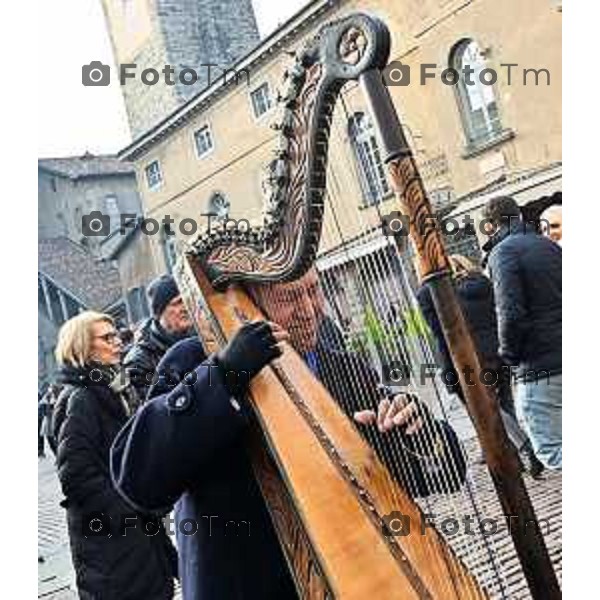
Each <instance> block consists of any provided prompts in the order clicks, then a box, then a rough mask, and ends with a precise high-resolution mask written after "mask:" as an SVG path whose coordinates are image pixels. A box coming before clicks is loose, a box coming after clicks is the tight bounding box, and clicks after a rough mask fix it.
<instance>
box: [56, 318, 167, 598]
mask: <svg viewBox="0 0 600 600" xmlns="http://www.w3.org/2000/svg"><path fill="white" fill-rule="evenodd" d="M120 357H121V341H120V339H119V334H118V332H117V330H116V329H115V325H114V322H113V320H112V319H111V317H110V316H108V315H105V314H101V313H97V312H91V311H88V312H83V313H81V314H79V315H77V316H76V317H74V318H72V319H70V320H69V321H67V322H66V323H65V324H64V325H63V326H62V328H61V329H60V331H59V334H58V343H57V346H56V360H57V363H58V365H59V373H58V377H57V381H58V383H59V384H60V385H62V386H63V389H62V391H61V394H60V397H59V399H58V402H57V407H56V410H55V416H54V422H53V429H54V434H55V436H56V439H57V442H58V448H57V467H58V475H59V479H60V483H61V486H62V491H63V493H64V495H65V500H64V501H63V506H64V507H65V508H66V509H67V523H68V528H69V540H70V544H71V556H72V559H73V566H74V568H75V573H76V581H77V588H78V592H79V597H80V598H81V599H82V600H86V599H90V600H91V599H98V598H102V599H103V600H104V599H106V600H113V599H114V600H125V599H131V600H134V599H142V598H144V599H145V598H152V599H157V600H162V599H169V598H172V596H173V576H174V565H175V564H176V562H175V559H176V556H175V551H174V549H173V548H172V547H171V546H170V541H169V539H168V537H167V536H166V534H165V532H164V530H161V531H159V533H158V534H157V535H154V536H149V535H145V533H144V532H143V531H142V526H143V523H144V521H143V519H142V517H141V515H136V514H135V513H134V512H133V511H132V509H131V507H129V506H128V505H127V504H125V502H124V501H123V500H122V499H121V497H120V496H119V494H118V492H117V491H116V490H115V489H114V488H113V485H112V483H111V479H110V471H109V452H110V446H111V443H112V441H113V439H114V438H115V436H116V435H117V433H118V431H119V430H120V429H121V427H122V426H123V425H124V424H125V423H126V421H127V419H128V417H129V408H128V400H129V399H130V397H129V395H128V393H129V392H128V386H127V385H126V382H125V381H123V378H122V376H121V375H120V364H119V363H120ZM125 525H129V527H127V528H126V529H125ZM132 525H135V527H133V526H132ZM109 533H110V534H112V535H110V536H108V534H109ZM123 533H125V535H123Z"/></svg>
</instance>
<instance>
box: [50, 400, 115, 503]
mask: <svg viewBox="0 0 600 600" xmlns="http://www.w3.org/2000/svg"><path fill="white" fill-rule="evenodd" d="M61 421H62V422H61V423H60V428H59V431H58V439H57V442H58V447H57V457H56V463H57V469H58V477H59V480H60V483H61V487H62V491H63V494H64V495H65V497H66V502H67V505H69V506H72V505H76V506H85V507H86V510H98V511H104V510H110V509H111V507H113V506H114V504H115V502H116V503H119V502H120V499H119V496H118V494H117V493H116V492H115V491H114V490H113V488H112V485H111V481H110V473H109V472H108V470H107V469H106V464H103V463H102V461H101V460H100V458H99V456H98V448H100V447H102V432H101V430H100V420H99V415H98V414H97V412H96V407H95V404H94V402H92V401H91V398H90V396H89V392H88V390H85V389H81V390H76V391H74V392H72V393H71V394H70V396H69V397H68V400H67V402H66V410H65V412H64V418H62V419H61Z"/></svg>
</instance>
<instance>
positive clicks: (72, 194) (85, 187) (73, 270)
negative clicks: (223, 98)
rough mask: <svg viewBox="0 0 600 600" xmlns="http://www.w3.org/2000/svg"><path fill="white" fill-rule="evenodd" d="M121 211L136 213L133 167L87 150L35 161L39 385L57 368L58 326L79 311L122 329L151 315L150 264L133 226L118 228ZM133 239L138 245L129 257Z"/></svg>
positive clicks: (151, 274)
mask: <svg viewBox="0 0 600 600" xmlns="http://www.w3.org/2000/svg"><path fill="white" fill-rule="evenodd" d="M94 212H95V213H97V215H96V216H98V215H99V216H100V217H101V219H99V220H97V221H96V222H95V224H92V226H93V227H95V226H98V227H99V230H98V234H99V235H86V231H85V219H86V217H90V218H91V217H93V216H94ZM123 214H133V215H140V214H141V205H140V198H139V195H138V193H137V187H136V178H135V171H134V169H133V167H132V165H131V164H127V163H123V162H122V161H120V160H118V159H117V158H116V157H114V156H93V155H91V154H89V153H88V154H85V155H84V156H80V157H67V158H57V159H40V160H39V161H38V362H39V364H38V371H39V377H40V381H41V382H45V381H47V380H48V377H49V375H50V373H51V372H52V369H53V366H54V357H53V351H54V346H55V343H56V333H57V331H58V328H59V327H60V326H61V325H62V323H64V321H66V320H67V319H69V318H71V317H73V316H74V315H76V314H78V313H79V312H80V311H81V310H85V309H93V310H99V311H103V312H108V313H110V314H111V315H113V316H114V317H115V318H117V320H118V321H119V323H120V324H122V325H124V324H126V323H131V322H136V321H138V320H139V319H141V318H143V317H144V316H145V315H147V314H148V310H147V306H146V302H145V285H146V284H147V283H148V282H149V280H150V279H151V278H152V277H154V274H155V272H154V269H153V263H152V262H148V261H147V260H146V254H147V249H146V248H145V246H144V242H145V239H138V238H137V236H135V228H133V227H130V228H126V229H124V230H123V229H122V228H121V215H123ZM88 224H89V219H88ZM88 233H89V232H88ZM132 240H133V241H134V243H135V244H137V246H138V248H137V251H136V252H135V253H133V255H134V259H133V260H132V258H131V257H130V255H131V254H132V253H131V245H132Z"/></svg>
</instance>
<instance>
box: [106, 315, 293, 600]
mask: <svg viewBox="0 0 600 600" xmlns="http://www.w3.org/2000/svg"><path fill="white" fill-rule="evenodd" d="M286 337H287V335H286V334H285V333H284V332H282V331H281V330H279V329H278V328H276V327H275V328H274V327H272V326H271V325H270V324H268V323H265V322H258V323H251V324H246V325H244V326H243V327H242V328H241V329H240V331H239V332H238V333H237V334H236V335H235V336H234V337H233V338H232V339H231V341H230V342H229V344H228V345H227V346H226V348H224V349H223V350H221V351H220V352H219V353H218V354H217V355H212V356H210V357H209V358H208V359H207V358H206V355H205V353H204V350H203V346H202V344H201V343H200V341H199V340H198V339H187V340H183V341H180V342H179V343H177V344H175V345H174V346H173V347H172V348H170V349H169V350H168V351H167V353H166V354H165V356H164V357H163V359H162V360H161V361H160V363H159V366H158V369H157V371H158V373H159V374H160V378H159V380H158V381H157V382H156V384H155V385H154V386H153V387H152V388H151V389H150V392H149V398H148V401H147V402H146V404H145V405H144V406H142V407H141V408H140V409H139V410H138V412H137V413H136V414H135V416H134V417H133V418H132V419H131V420H130V421H129V422H128V423H127V424H126V426H125V427H124V428H123V429H122V430H121V432H120V433H119V435H118V436H117V437H116V439H115V441H114V444H113V447H112V451H111V471H112V477H113V480H114V483H115V485H116V486H117V488H118V489H119V490H120V493H121V494H122V496H123V497H125V498H127V500H128V502H129V504H130V505H131V506H132V507H136V508H137V509H138V510H143V511H151V512H152V513H154V514H156V515H159V516H162V515H166V514H167V513H168V512H169V511H170V510H171V507H172V506H173V505H174V504H175V503H176V508H175V531H176V533H177V541H178V548H179V556H180V561H179V572H180V576H181V584H182V591H183V597H184V598H185V600H222V599H223V600H224V599H230V598H235V599H238V600H252V599H256V600H287V599H290V600H291V599H295V598H297V594H296V591H295V586H294V584H293V581H292V578H291V575H290V574H289V571H288V569H287V566H286V561H285V558H284V556H283V554H282V551H281V549H280V547H279V544H278V542H277V537H276V534H275V530H274V528H273V524H272V522H271V518H270V516H269V513H268V509H267V507H266V505H265V503H264V500H263V499H262V495H261V492H260V490H259V487H258V483H257V482H256V480H255V478H254V475H253V472H252V466H251V464H250V460H249V457H248V456H247V453H246V449H245V444H244V437H243V435H244V431H245V430H246V428H247V425H248V422H249V418H250V408H249V406H248V405H247V403H246V401H245V390H246V387H247V384H248V383H249V381H250V380H251V379H252V377H253V376H254V375H255V374H256V373H258V372H259V371H260V370H261V369H262V367H263V366H264V365H266V364H267V363H268V362H270V361H271V360H272V359H273V358H275V357H276V356H278V355H279V354H280V352H281V350H280V349H279V347H278V343H279V342H281V341H283V340H284V339H286ZM240 371H246V372H247V374H248V377H245V378H243V377H242V378H240V379H239V380H236V378H235V377H234V380H231V378H230V377H228V374H235V373H239V372H240ZM185 374H188V377H187V378H186V380H185V381H181V380H182V379H183V377H184V375H185ZM177 381H181V382H180V383H177ZM174 384H176V385H174Z"/></svg>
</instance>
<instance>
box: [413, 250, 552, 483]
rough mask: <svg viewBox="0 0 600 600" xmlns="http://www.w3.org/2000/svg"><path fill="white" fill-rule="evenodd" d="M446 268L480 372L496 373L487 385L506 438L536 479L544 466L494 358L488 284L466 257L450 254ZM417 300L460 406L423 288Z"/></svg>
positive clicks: (494, 329) (494, 334) (458, 389)
mask: <svg viewBox="0 0 600 600" xmlns="http://www.w3.org/2000/svg"><path fill="white" fill-rule="evenodd" d="M450 265H451V268H452V275H453V279H454V288H455V290H456V294H457V295H458V299H459V302H460V306H461V308H462V311H463V314H464V317H465V320H466V321H467V324H468V325H469V329H470V331H471V335H472V336H473V341H474V342H475V346H476V348H477V350H478V353H479V359H480V363H481V367H482V369H483V370H484V371H487V370H490V371H494V372H495V374H496V377H495V379H496V383H492V382H491V383H490V384H491V385H494V388H495V390H496V394H497V396H498V402H499V407H500V412H501V415H502V420H503V421H504V425H505V427H506V430H507V433H508V436H509V439H510V440H511V441H512V442H513V444H514V446H515V448H516V449H517V450H518V451H519V454H520V457H521V460H522V462H523V464H524V466H525V467H526V468H527V470H528V472H529V474H530V475H531V476H532V477H539V475H540V474H541V472H542V471H543V469H544V466H543V465H542V463H541V462H540V461H539V460H538V459H537V458H536V456H535V454H534V452H533V448H532V446H531V442H530V440H529V439H528V437H527V434H526V433H525V432H524V431H523V430H522V429H521V427H520V426H519V423H518V421H517V418H516V413H515V405H514V400H513V396H512V389H511V381H510V372H508V371H507V370H506V369H505V368H503V365H502V361H501V359H500V356H499V355H498V346H499V344H498V323H497V320H496V306H495V304H494V288H493V285H492V282H491V281H490V280H489V279H488V277H486V276H485V275H484V274H483V272H482V270H481V269H480V267H479V266H478V265H476V264H475V263H474V262H473V261H471V260H470V259H469V258H467V257H466V256H462V255H460V254H452V255H451V256H450ZM417 300H418V302H419V306H420V307H421V311H422V312H423V316H424V318H425V320H426V321H427V324H428V325H429V328H430V329H431V331H432V332H433V334H434V337H435V339H436V342H437V350H438V361H439V363H440V366H441V367H442V377H443V378H444V382H445V383H446V386H447V388H448V391H450V392H451V393H453V394H456V395H457V396H458V397H459V398H460V399H461V401H462V402H463V403H464V402H465V395H464V392H463V390H462V388H461V386H460V384H459V383H458V376H457V374H456V371H455V370H454V365H453V364H452V358H451V357H450V352H449V351H448V347H447V345H446V341H445V339H444V334H443V332H442V328H441V325H440V322H439V320H438V317H437V313H436V311H435V308H434V305H433V300H432V298H431V294H430V293H429V290H428V289H427V286H426V285H424V286H422V287H421V289H420V290H419V291H418V292H417ZM480 375H482V374H479V373H473V374H472V375H471V377H480ZM488 376H489V375H488Z"/></svg>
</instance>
